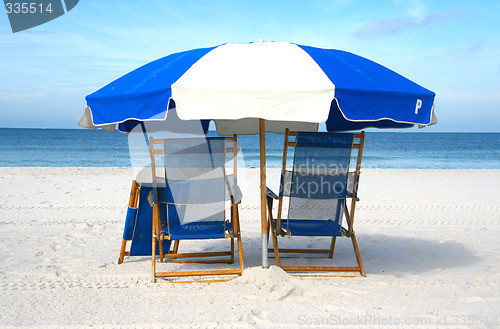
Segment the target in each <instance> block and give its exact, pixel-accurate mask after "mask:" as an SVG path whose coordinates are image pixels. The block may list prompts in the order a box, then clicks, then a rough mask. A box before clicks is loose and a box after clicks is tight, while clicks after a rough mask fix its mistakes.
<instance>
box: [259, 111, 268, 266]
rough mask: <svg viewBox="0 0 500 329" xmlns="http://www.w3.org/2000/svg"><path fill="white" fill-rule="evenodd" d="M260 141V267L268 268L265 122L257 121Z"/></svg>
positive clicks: (262, 120)
mask: <svg viewBox="0 0 500 329" xmlns="http://www.w3.org/2000/svg"><path fill="white" fill-rule="evenodd" d="M259 140H260V220H261V224H262V267H264V268H266V267H269V260H268V257H267V252H268V251H267V241H268V237H267V235H268V233H267V232H268V231H267V208H266V206H267V205H266V122H265V120H264V119H259Z"/></svg>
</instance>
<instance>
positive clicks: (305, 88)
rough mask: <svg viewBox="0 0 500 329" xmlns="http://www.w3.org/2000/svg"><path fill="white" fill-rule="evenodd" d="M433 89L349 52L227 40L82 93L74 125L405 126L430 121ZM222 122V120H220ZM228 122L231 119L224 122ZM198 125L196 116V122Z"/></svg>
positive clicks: (226, 130)
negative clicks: (172, 115) (170, 119)
mask: <svg viewBox="0 0 500 329" xmlns="http://www.w3.org/2000/svg"><path fill="white" fill-rule="evenodd" d="M434 97H435V94H434V93H433V92H432V91H430V90H427V89H425V88H423V87H421V86H419V85H418V84H416V83H414V82H412V81H410V80H408V79H407V78H405V77H403V76H401V75H399V74H398V73H396V72H394V71H391V70H390V69H388V68H386V67H384V66H382V65H380V64H377V63H375V62H373V61H371V60H368V59H366V58H363V57H360V56H358V55H355V54H352V53H349V52H345V51H341V50H335V49H322V48H314V47H309V46H302V45H297V44H292V43H285V42H254V43H230V44H223V45H220V46H216V47H211V48H200V49H193V50H189V51H184V52H180V53H176V54H172V55H169V56H166V57H163V58H160V59H158V60H155V61H153V62H150V63H148V64H146V65H144V66H142V67H140V68H138V69H136V70H134V71H132V72H130V73H128V74H126V75H124V76H122V77H121V78H119V79H117V80H115V81H113V82H111V83H110V84H108V85H106V86H105V87H103V88H101V89H99V90H98V91H96V92H94V93H92V94H90V95H88V96H87V97H86V101H87V108H86V109H85V112H84V115H83V117H82V119H81V120H80V122H79V123H80V125H82V126H84V127H87V128H97V127H101V128H103V129H106V130H114V128H115V126H116V124H118V129H119V130H120V131H124V132H129V131H131V129H133V127H134V126H136V125H137V123H138V122H144V121H164V120H165V119H166V117H167V115H168V113H169V112H171V111H170V110H172V109H174V108H175V110H176V115H177V116H178V117H179V118H180V119H182V120H215V122H216V126H217V130H218V132H219V134H221V135H227V134H233V133H237V134H253V133H257V132H258V119H259V118H260V119H265V120H266V123H267V125H266V128H267V129H266V130H267V131H275V132H282V131H283V130H284V128H285V127H290V128H294V129H295V130H315V129H316V128H317V124H318V123H322V122H326V127H327V130H328V131H344V130H358V129H363V128H366V127H377V128H406V127H411V126H413V125H415V124H418V125H420V126H427V125H430V124H433V123H435V122H437V121H436V118H435V116H434ZM228 120H229V121H228ZM234 120H238V121H234ZM207 126H208V123H207V122H204V127H207Z"/></svg>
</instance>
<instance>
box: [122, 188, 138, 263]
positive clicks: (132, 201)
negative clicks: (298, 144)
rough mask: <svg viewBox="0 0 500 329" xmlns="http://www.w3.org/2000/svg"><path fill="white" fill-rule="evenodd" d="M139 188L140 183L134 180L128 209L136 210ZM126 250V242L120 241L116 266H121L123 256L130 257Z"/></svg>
mask: <svg viewBox="0 0 500 329" xmlns="http://www.w3.org/2000/svg"><path fill="white" fill-rule="evenodd" d="M140 188H141V183H138V182H137V181H136V180H133V181H132V188H131V190H130V198H129V201H128V206H129V207H130V208H137V202H138V200H139V191H140ZM126 249H127V240H123V239H122V246H121V248H120V256H119V257H118V264H122V263H123V258H124V257H125V256H128V255H130V251H126Z"/></svg>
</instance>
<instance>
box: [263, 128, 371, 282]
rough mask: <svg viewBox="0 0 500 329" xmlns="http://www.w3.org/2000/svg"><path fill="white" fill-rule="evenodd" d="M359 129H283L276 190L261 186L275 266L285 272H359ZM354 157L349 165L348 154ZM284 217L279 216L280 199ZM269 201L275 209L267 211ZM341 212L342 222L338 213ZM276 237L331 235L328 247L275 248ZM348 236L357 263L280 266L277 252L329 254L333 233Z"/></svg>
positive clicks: (360, 144)
mask: <svg viewBox="0 0 500 329" xmlns="http://www.w3.org/2000/svg"><path fill="white" fill-rule="evenodd" d="M363 144H364V132H361V133H326V132H325V133H311V132H289V131H288V130H287V131H286V133H285V147H284V154H283V166H282V172H281V186H280V191H279V194H278V195H277V194H275V193H274V192H272V191H271V190H269V189H268V190H267V192H268V193H267V202H268V212H269V226H270V228H271V230H272V232H271V233H272V237H273V244H274V253H275V256H276V262H277V265H278V266H280V267H282V268H283V269H284V270H286V271H291V272H303V271H304V272H307V271H328V272H330V271H341V272H349V271H355V272H359V273H360V274H361V275H362V276H364V275H365V271H364V269H363V264H362V262H361V256H360V253H359V249H358V244H357V241H356V235H355V232H354V228H353V221H354V212H355V207H356V201H357V200H358V199H357V188H358V182H359V174H360V168H361V157H362V153H363ZM290 147H294V148H295V152H294V157H293V168H292V169H291V170H287V169H286V168H287V166H286V162H287V154H288V149H289V148H290ZM352 153H353V155H354V156H355V157H356V164H355V168H354V169H350V168H349V166H350V162H351V154H352ZM285 198H286V199H287V201H288V216H287V217H286V218H282V213H283V207H284V199H285ZM273 200H278V202H279V204H278V212H277V216H276V218H274V216H273V211H272V208H273ZM344 217H345V224H343V218H344ZM280 236H308V237H332V240H331V244H330V248H329V249H320V250H318V249H315V250H311V249H280V248H279V247H278V237H280ZM339 236H345V237H348V238H350V239H351V241H352V244H353V247H354V253H355V255H356V261H357V265H358V266H353V267H345V266H344V267H338V266H282V264H281V259H280V252H288V253H294V254H298V253H302V254H303V253H307V254H311V253H326V254H328V256H329V258H332V257H333V252H334V248H335V242H336V238H337V237H339Z"/></svg>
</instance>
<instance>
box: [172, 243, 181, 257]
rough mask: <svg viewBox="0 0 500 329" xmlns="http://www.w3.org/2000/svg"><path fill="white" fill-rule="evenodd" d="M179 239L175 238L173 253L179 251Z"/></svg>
mask: <svg viewBox="0 0 500 329" xmlns="http://www.w3.org/2000/svg"><path fill="white" fill-rule="evenodd" d="M179 242H180V241H179V240H175V242H174V250H172V254H176V253H177V252H178V251H179Z"/></svg>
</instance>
